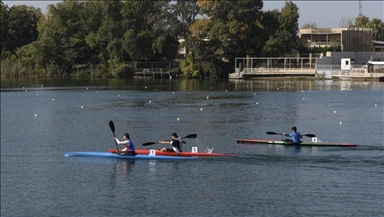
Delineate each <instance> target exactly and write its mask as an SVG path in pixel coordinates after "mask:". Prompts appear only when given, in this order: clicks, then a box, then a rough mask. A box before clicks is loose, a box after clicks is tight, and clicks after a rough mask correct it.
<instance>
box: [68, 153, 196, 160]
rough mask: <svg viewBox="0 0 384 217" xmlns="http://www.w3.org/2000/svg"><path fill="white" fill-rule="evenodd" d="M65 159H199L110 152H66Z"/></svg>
mask: <svg viewBox="0 0 384 217" xmlns="http://www.w3.org/2000/svg"><path fill="white" fill-rule="evenodd" d="M63 155H64V156H65V157H72V156H74V157H104V158H118V159H132V160H197V157H178V156H157V155H144V154H137V155H134V156H129V155H120V154H114V153H110V152H64V153H63Z"/></svg>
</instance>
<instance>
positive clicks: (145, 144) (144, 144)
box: [141, 142, 158, 146]
mask: <svg viewBox="0 0 384 217" xmlns="http://www.w3.org/2000/svg"><path fill="white" fill-rule="evenodd" d="M157 143H158V142H146V143H143V144H141V145H142V146H148V145H154V144H157Z"/></svg>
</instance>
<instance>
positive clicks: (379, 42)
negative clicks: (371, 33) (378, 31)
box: [372, 40, 384, 45]
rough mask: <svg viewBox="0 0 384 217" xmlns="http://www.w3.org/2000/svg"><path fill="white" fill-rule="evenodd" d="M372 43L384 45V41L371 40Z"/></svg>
mask: <svg viewBox="0 0 384 217" xmlns="http://www.w3.org/2000/svg"><path fill="white" fill-rule="evenodd" d="M372 44H373V45H384V41H374V40H372Z"/></svg>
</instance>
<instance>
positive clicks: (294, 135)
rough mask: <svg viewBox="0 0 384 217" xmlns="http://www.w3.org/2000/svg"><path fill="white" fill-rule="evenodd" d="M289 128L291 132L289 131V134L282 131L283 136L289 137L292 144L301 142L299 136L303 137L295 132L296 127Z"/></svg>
mask: <svg viewBox="0 0 384 217" xmlns="http://www.w3.org/2000/svg"><path fill="white" fill-rule="evenodd" d="M291 130H292V133H290V134H286V133H283V136H288V137H291V138H292V142H293V144H299V143H300V142H301V141H300V140H301V138H303V137H302V136H301V134H300V133H299V132H297V128H296V127H292V128H291Z"/></svg>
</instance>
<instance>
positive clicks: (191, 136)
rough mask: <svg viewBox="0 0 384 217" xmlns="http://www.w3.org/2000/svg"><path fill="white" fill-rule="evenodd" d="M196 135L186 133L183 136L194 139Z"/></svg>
mask: <svg viewBox="0 0 384 217" xmlns="http://www.w3.org/2000/svg"><path fill="white" fill-rule="evenodd" d="M196 137H197V134H189V135H186V136H185V137H184V138H188V139H195V138H196Z"/></svg>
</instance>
